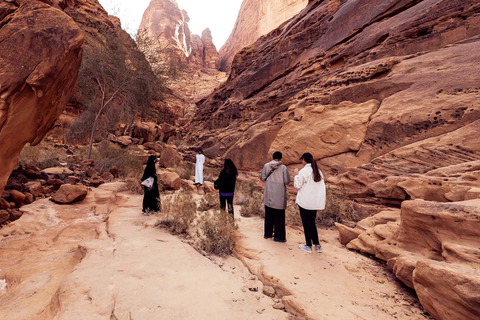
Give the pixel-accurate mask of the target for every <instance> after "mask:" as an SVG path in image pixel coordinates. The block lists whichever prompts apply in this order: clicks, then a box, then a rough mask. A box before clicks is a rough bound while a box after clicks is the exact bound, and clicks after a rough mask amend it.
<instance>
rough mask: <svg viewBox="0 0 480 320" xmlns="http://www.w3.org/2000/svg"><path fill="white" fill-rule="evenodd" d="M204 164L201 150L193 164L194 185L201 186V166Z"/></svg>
mask: <svg viewBox="0 0 480 320" xmlns="http://www.w3.org/2000/svg"><path fill="white" fill-rule="evenodd" d="M204 163H205V156H204V155H203V151H202V149H199V150H198V152H197V162H196V163H195V184H196V185H202V184H203V164H204Z"/></svg>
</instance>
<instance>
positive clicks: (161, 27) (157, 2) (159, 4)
mask: <svg viewBox="0 0 480 320" xmlns="http://www.w3.org/2000/svg"><path fill="white" fill-rule="evenodd" d="M189 21H190V18H189V16H188V13H187V12H186V11H185V10H181V9H180V8H179V7H178V4H177V3H176V1H175V0H152V1H151V2H150V5H149V6H148V8H147V9H146V10H145V12H144V14H143V18H142V22H141V23H140V27H139V29H138V30H139V34H141V35H142V36H145V37H148V38H150V39H156V40H157V41H158V45H159V46H163V47H165V48H168V49H174V51H175V52H174V54H175V58H176V59H178V60H179V61H180V62H182V63H183V64H187V65H188V64H193V65H195V66H197V68H203V67H205V68H207V69H219V67H220V57H219V55H218V52H217V49H216V48H215V46H214V44H213V41H212V34H211V32H210V30H209V29H206V30H204V31H203V32H202V35H201V37H200V36H198V35H194V34H192V33H191V32H190V28H189V26H188V22H189ZM145 49H148V48H145Z"/></svg>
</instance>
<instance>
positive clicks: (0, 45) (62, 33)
mask: <svg viewBox="0 0 480 320" xmlns="http://www.w3.org/2000/svg"><path fill="white" fill-rule="evenodd" d="M0 4H1V6H0V17H1V18H3V20H2V23H1V27H0V141H1V143H0V163H1V165H0V191H2V190H3V188H4V186H5V183H6V181H7V179H8V177H9V175H10V173H11V172H12V170H13V169H14V167H15V166H16V165H17V163H18V159H19V156H20V151H21V150H22V148H23V146H24V145H25V144H26V143H31V144H32V145H36V144H38V143H39V142H40V141H41V140H42V138H43V137H44V135H45V134H46V133H47V131H48V130H49V129H50V127H51V126H52V125H53V123H54V121H55V120H56V119H57V117H58V116H59V115H60V114H61V113H62V111H63V110H64V108H65V106H66V104H67V102H68V100H69V99H70V97H71V96H72V95H73V94H74V92H75V88H76V81H77V75H78V70H79V67H80V62H81V60H82V49H83V40H84V37H83V35H82V32H81V31H80V29H79V28H78V26H77V25H76V24H75V22H74V21H73V20H72V19H71V18H70V17H68V16H67V15H65V14H64V13H62V12H61V11H59V10H57V9H54V8H52V7H51V6H49V5H47V4H45V3H42V2H40V1H36V0H33V1H12V2H6V1H1V2H0Z"/></svg>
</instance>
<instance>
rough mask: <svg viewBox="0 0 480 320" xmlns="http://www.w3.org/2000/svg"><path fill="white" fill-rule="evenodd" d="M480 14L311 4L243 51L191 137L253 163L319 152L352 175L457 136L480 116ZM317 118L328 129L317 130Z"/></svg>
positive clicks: (455, 6) (448, 8) (466, 5)
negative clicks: (391, 155) (275, 155)
mask: <svg viewBox="0 0 480 320" xmlns="http://www.w3.org/2000/svg"><path fill="white" fill-rule="evenodd" d="M478 10H479V8H478V3H476V2H474V1H467V2H464V1H463V2H462V1H455V2H451V1H449V2H445V1H433V0H428V1H427V0H424V1H405V2H398V1H387V2H384V1H375V0H370V1H367V2H365V3H363V2H362V5H360V4H359V3H357V2H355V1H342V2H338V1H311V2H310V3H309V5H308V6H307V7H306V8H305V10H303V11H302V12H301V13H300V14H299V15H297V16H295V17H294V18H293V19H291V20H290V21H288V22H286V23H285V24H283V25H282V26H281V27H279V28H278V29H276V30H275V31H273V32H271V33H269V34H268V35H266V36H265V37H263V38H261V39H259V40H258V41H257V42H256V43H255V44H253V45H252V46H250V47H247V48H245V49H244V50H242V52H240V53H239V54H238V55H237V59H236V60H235V62H234V64H233V67H232V72H231V75H230V79H229V81H228V82H227V83H226V84H225V85H223V86H222V87H221V88H219V89H218V90H216V91H215V92H214V93H213V94H212V95H210V96H209V97H208V98H207V99H205V101H202V103H201V104H200V105H199V111H198V113H197V115H196V119H198V120H197V121H195V122H194V125H195V127H196V128H197V129H198V128H199V127H200V128H202V127H203V128H204V131H203V132H202V134H201V135H202V137H198V136H192V137H191V138H192V140H193V141H195V142H196V143H200V144H201V145H203V147H204V149H206V150H207V151H206V152H207V153H208V156H210V157H217V156H229V157H232V158H233V159H234V160H235V161H237V162H238V164H239V165H240V166H241V167H243V168H251V169H253V168H255V169H256V168H258V167H259V166H261V164H262V163H263V162H264V161H265V159H268V158H269V156H268V155H269V154H270V153H271V152H272V151H273V150H274V149H280V150H281V151H282V152H284V153H285V154H286V157H284V159H285V161H286V162H287V163H296V162H297V163H298V158H299V155H300V154H301V153H303V152H305V151H310V152H312V153H313V154H314V155H315V158H316V159H322V162H323V164H324V165H326V166H328V167H329V168H330V169H331V172H344V171H345V168H348V167H355V166H358V165H361V164H366V163H369V162H370V161H371V160H372V159H374V158H378V157H380V156H385V157H387V156H386V154H387V153H388V152H390V151H392V150H395V149H398V148H400V147H403V146H407V145H411V144H412V143H414V142H417V141H422V140H425V139H428V138H431V137H436V136H440V135H442V134H448V133H452V134H453V132H454V131H455V130H457V129H459V128H462V127H465V126H466V125H468V124H471V123H473V122H474V121H476V120H477V119H479V118H480V117H479V113H478V111H479V110H478V109H479V105H478V94H479V92H478V88H477V85H476V83H478V80H479V79H478V74H480V73H479V70H478V67H477V66H478V64H477V63H476V62H475V61H477V60H478V54H477V52H478V50H477V49H478V45H479V40H478V35H479V34H480V25H479V22H478V18H477V17H476V12H478ZM458 74H461V75H462V77H461V78H459V77H458ZM432 79H435V81H434V82H432ZM347 101H348V103H347ZM368 102H370V103H368ZM375 105H376V106H378V107H372V106H375ZM360 110H361V115H360V116H359V117H356V115H357V114H359V113H358V112H359V111H360ZM315 115H318V116H315ZM315 117H317V118H322V119H324V120H322V121H325V123H324V124H323V126H324V127H325V128H324V130H322V128H312V122H313V121H314V120H311V119H313V118H315ZM307 118H308V119H307ZM238 128H239V129H240V131H239V130H237V129H238ZM299 132H303V134H300V135H298V133H299ZM210 133H212V134H211V135H210ZM309 135H310V136H312V137H313V136H314V135H315V136H316V137H318V138H314V139H317V140H316V142H315V143H312V142H311V141H310V140H309V139H307V138H306V137H307V136H309ZM319 135H320V136H319ZM434 149H436V150H438V148H437V147H433V148H432V149H431V150H434ZM248 150H255V152H253V154H252V155H248V156H245V153H248V152H249V151H248ZM433 156H434V155H433ZM469 157H470V158H469V159H470V160H472V158H473V159H475V158H476V157H477V156H476V154H475V152H474V153H472V154H470V156H469ZM458 161H463V160H460V159H457V160H451V162H450V163H451V164H453V163H457V162H458ZM412 166H416V167H417V168H416V169H412V170H411V171H412V172H421V171H422V170H423V169H419V166H421V164H418V163H417V164H412ZM401 168H402V169H403V168H404V167H403V166H402V167H401Z"/></svg>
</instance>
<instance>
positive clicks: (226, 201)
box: [220, 196, 233, 217]
mask: <svg viewBox="0 0 480 320" xmlns="http://www.w3.org/2000/svg"><path fill="white" fill-rule="evenodd" d="M227 205H228V213H230V214H231V215H232V217H233V196H220V209H221V210H225V209H226V207H227Z"/></svg>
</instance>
